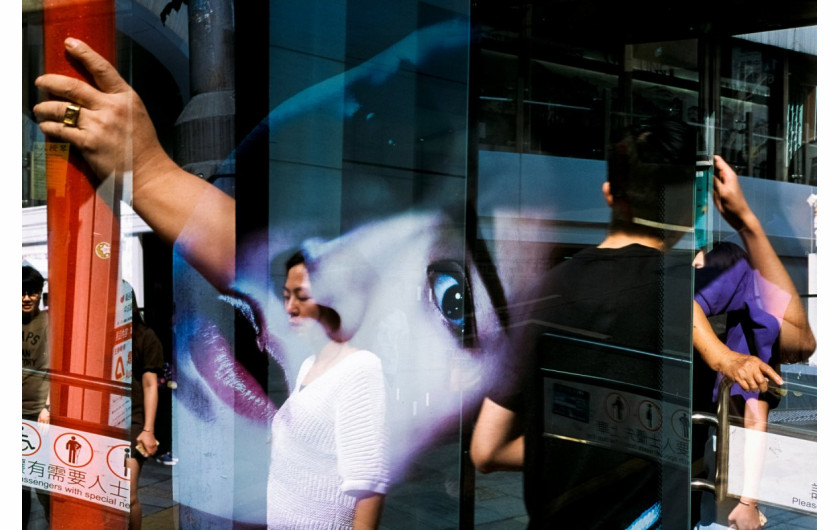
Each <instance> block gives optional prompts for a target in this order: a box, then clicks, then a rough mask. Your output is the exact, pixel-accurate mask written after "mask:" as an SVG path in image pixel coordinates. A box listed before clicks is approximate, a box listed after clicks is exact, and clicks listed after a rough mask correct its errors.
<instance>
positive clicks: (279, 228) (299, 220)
mask: <svg viewBox="0 0 840 530" xmlns="http://www.w3.org/2000/svg"><path fill="white" fill-rule="evenodd" d="M469 31H470V29H469V20H468V5H467V4H466V3H465V2H460V1H456V2H435V3H427V2H418V3H416V4H411V3H409V4H403V5H402V6H401V8H400V9H399V10H395V11H392V10H383V9H381V6H379V5H378V4H376V5H374V3H371V2H367V1H352V2H347V3H334V4H329V6H324V5H316V4H312V3H308V2H298V3H294V2H284V3H282V4H277V5H272V8H271V41H272V42H271V49H270V54H269V62H270V65H271V70H270V87H269V92H270V97H271V100H272V103H271V106H272V108H271V111H270V115H269V124H270V132H269V135H270V148H269V149H270V164H269V183H268V190H269V229H268V237H267V239H268V242H269V243H268V244H269V248H270V250H269V255H270V256H271V257H272V260H273V261H272V266H271V271H270V276H271V278H270V283H271V284H272V285H274V289H273V296H271V297H270V299H269V300H268V308H269V309H268V311H267V314H268V315H269V317H268V318H269V326H270V327H271V329H272V330H273V331H274V333H275V336H277V337H279V338H281V339H282V341H283V345H282V347H283V360H282V361H281V364H282V365H283V366H282V368H283V371H284V372H285V373H286V379H287V381H288V383H289V387H288V391H289V392H290V393H291V397H290V398H289V400H288V401H287V402H286V403H287V404H288V405H284V408H282V409H281V415H282V414H283V411H284V410H286V409H287V408H288V411H289V412H288V413H289V414H294V413H295V411H296V410H297V411H299V410H301V409H300V407H301V406H302V405H305V406H306V407H311V406H313V402H310V401H309V400H308V399H307V395H308V394H307V393H308V392H311V391H315V390H316V389H315V386H316V385H317V382H318V381H316V382H315V383H314V384H313V386H312V390H311V391H310V389H309V387H307V388H305V389H304V390H299V388H300V384H301V381H303V382H304V383H306V380H305V379H303V378H304V376H305V374H306V371H305V368H304V371H302V372H300V374H298V370H299V367H300V366H301V362H302V361H303V360H304V359H305V358H306V357H308V356H310V355H312V354H314V353H317V352H318V350H319V349H321V347H323V344H322V341H323V340H324V338H323V337H322V338H318V337H317V335H312V331H317V330H310V332H309V335H310V336H309V338H308V339H305V340H301V338H298V337H296V336H295V335H294V334H293V333H290V331H289V327H288V325H287V318H286V317H284V308H283V298H282V297H283V296H284V294H283V288H284V286H285V287H288V288H290V289H292V291H293V285H292V284H290V283H289V282H290V281H291V280H289V279H287V271H286V270H285V267H284V262H285V260H286V259H287V258H289V256H291V255H292V253H293V252H294V251H296V250H299V249H302V250H303V254H304V255H305V265H306V268H307V269H308V272H309V278H310V280H311V292H312V297H313V299H314V300H317V302H318V303H319V304H323V305H324V306H329V307H330V308H331V309H334V310H335V311H337V312H338V314H339V315H340V319H341V333H343V334H345V338H346V339H349V341H348V342H347V343H346V344H348V345H350V346H352V347H353V348H359V349H363V350H368V351H370V352H373V353H374V354H375V355H376V357H377V358H378V359H379V360H380V361H381V365H382V368H381V370H382V372H383V374H384V379H385V383H386V385H385V386H386V389H387V390H386V395H385V396H384V401H385V403H386V404H387V409H388V427H389V430H388V432H389V436H390V438H389V444H390V474H389V475H388V476H386V477H384V479H386V480H388V481H390V483H391V484H392V487H391V488H390V489H389V491H388V494H387V500H386V502H385V508H384V513H383V517H382V525H383V527H393V528H397V527H399V528H451V527H453V526H457V525H458V524H459V520H460V517H461V516H460V505H461V503H462V502H469V499H470V496H471V492H470V491H465V490H463V489H462V477H461V468H462V465H463V462H462V460H461V455H462V452H461V447H460V445H461V431H460V428H461V425H460V418H461V414H462V407H467V409H466V410H472V409H474V408H475V404H476V402H477V399H479V398H480V392H479V389H480V387H481V385H483V384H484V383H485V379H483V378H482V370H483V368H482V365H481V364H480V363H479V360H480V359H482V355H481V354H480V353H479V352H480V351H481V350H480V349H479V350H474V349H466V348H465V347H464V344H465V342H467V341H473V342H474V343H477V344H481V343H482V342H484V341H492V337H491V335H492V333H496V331H493V332H492V333H490V334H486V335H485V331H484V330H485V326H487V325H489V324H490V320H492V319H494V318H495V317H493V315H492V314H490V315H483V314H482V315H478V314H476V313H474V312H473V310H472V307H474V304H476V303H477V300H478V299H483V298H485V297H486V296H487V295H486V294H485V293H486V291H487V287H485V285H484V284H483V279H482V276H481V275H480V274H477V271H476V269H475V266H474V265H473V263H472V259H471V258H470V254H469V252H468V251H467V247H466V241H465V237H464V234H465V226H464V223H465V202H464V199H465V191H466V179H465V177H466V173H465V172H466V167H467V158H466V155H467V151H466V147H467V142H466V133H467V131H466V124H467V122H466V115H467V114H466V104H467V88H468V85H467V74H468V71H467V66H468V61H467V57H468V51H469V48H468V40H469ZM291 277H292V276H291V270H290V271H289V276H288V278H291ZM294 296H295V295H294V293H290V292H289V291H286V294H285V297H286V299H287V300H289V299H290V297H291V299H293V298H294ZM287 303H288V302H287ZM287 309H288V306H287ZM480 318H486V319H488V321H487V322H479V321H478V319H480ZM295 320H296V317H295V316H293V317H292V320H291V323H292V324H295ZM479 334H480V335H481V336H477V335H479ZM332 344H334V343H332ZM329 347H330V344H327V346H326V348H329ZM324 351H327V350H324ZM493 353H494V352H490V351H488V352H486V355H492V354H493ZM485 358H486V357H485ZM347 361H348V362H355V361H353V357H349V358H348V359H347ZM348 373H349V372H348ZM296 380H297V382H296ZM359 383H362V384H364V385H369V384H370V383H369V382H366V381H359ZM333 384H334V383H333ZM268 385H269V391H270V392H277V393H282V389H281V388H282V387H283V385H284V381H283V380H282V378H281V377H275V378H271V379H269V381H268ZM336 388H338V387H336ZM360 388H361V387H360ZM336 391H338V390H336ZM336 396H339V394H336ZM314 398H315V396H313V398H309V399H314ZM331 399H332V398H331ZM334 399H339V398H338V397H336V398H334ZM378 399H380V400H381V399H383V396H380V397H379V398H378ZM307 403H308V404H307ZM296 407H297V408H296ZM292 419H294V417H293V416H292ZM339 420H340V418H339ZM359 420H360V421H361V418H359ZM374 420H375V418H374V419H373V420H371V421H374ZM365 421H367V420H365ZM293 427H294V425H292V424H289V425H288V426H285V425H284V424H282V423H278V421H277V420H275V422H274V425H273V426H272V437H274V438H275V439H276V438H277V437H279V436H286V437H288V436H289V434H290V433H292V434H293V433H294V431H293V430H290V429H293ZM354 436H360V434H359V433H356V434H354ZM382 443H384V442H382V441H381V440H376V439H374V440H371V442H370V443H369V444H368V446H367V447H365V448H364V450H365V451H366V452H367V453H368V454H369V455H370V458H371V459H373V457H375V456H376V455H377V453H376V451H377V450H378V448H379V446H380V445H381V444H382ZM295 447H297V446H296V445H294V444H291V446H290V447H289V448H288V449H289V450H294V448H295ZM289 454H292V453H288V452H285V450H284V448H283V447H279V448H277V449H275V450H274V453H273V454H272V463H271V470H270V472H269V479H268V488H269V492H270V493H269V501H268V503H269V504H268V521H269V523H272V522H274V523H277V522H278V521H280V522H282V521H285V520H286V519H284V517H287V516H288V515H289V514H288V509H289V508H287V507H284V506H283V505H282V504H283V503H290V504H288V505H287V506H297V502H299V501H296V499H298V498H299V497H298V495H293V494H292V493H291V490H292V489H296V488H299V487H300V488H302V489H300V491H301V493H302V494H303V495H306V496H311V495H313V494H312V493H311V492H309V491H308V490H306V489H303V488H304V485H303V484H298V483H299V482H300V481H301V480H302V478H301V476H300V474H299V473H295V474H291V473H287V471H286V470H287V469H288V468H289V466H290V465H291V462H289V460H288V458H289ZM316 456H317V455H313V456H312V458H315V457H316ZM344 456H345V455H341V454H339V469H338V471H340V472H341V471H343V470H342V469H341V466H342V463H341V458H343V457H344ZM296 458H297V457H296ZM275 459H276V461H274V460H275ZM306 459H307V462H306V465H308V466H309V465H315V464H316V463H317V462H314V461H311V462H310V461H309V460H310V459H309V457H307V458H306ZM371 461H373V462H374V463H375V461H374V460H371ZM284 462H285V463H284ZM317 465H319V466H320V465H322V464H320V463H317ZM327 469H329V468H327ZM284 477H285V478H284ZM316 478H317V477H313V479H316ZM310 480H311V479H306V480H305V481H304V482H305V483H308V482H309V481H310ZM272 491H274V492H275V497H276V498H272V497H271V492H272ZM462 494H463V495H464V498H463V499H462ZM341 496H342V498H345V497H347V495H346V494H345V493H341ZM348 498H349V497H348Z"/></svg>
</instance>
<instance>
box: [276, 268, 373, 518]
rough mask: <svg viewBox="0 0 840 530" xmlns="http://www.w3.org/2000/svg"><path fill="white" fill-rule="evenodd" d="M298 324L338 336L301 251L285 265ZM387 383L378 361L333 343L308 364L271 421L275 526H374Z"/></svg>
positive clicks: (335, 319)
mask: <svg viewBox="0 0 840 530" xmlns="http://www.w3.org/2000/svg"><path fill="white" fill-rule="evenodd" d="M286 271H287V275H286V283H285V285H284V288H283V298H284V300H285V307H286V312H287V313H288V315H289V319H290V323H291V324H292V327H295V328H304V327H305V326H307V325H311V324H313V323H315V322H317V323H319V324H320V325H322V326H323V327H324V329H325V331H326V332H327V335H328V336H330V337H333V336H334V335H335V331H336V330H337V329H338V328H339V316H338V315H337V314H336V313H335V311H333V310H331V309H329V308H327V307H324V306H319V305H318V304H317V303H316V302H315V299H314V298H312V294H311V285H310V282H309V274H308V271H307V269H306V266H305V264H304V258H303V255H302V254H301V253H297V254H295V255H294V256H292V258H291V259H290V260H289V261H288V262H287V263H286ZM385 397H386V396H385V382H384V377H383V374H382V366H381V363H380V360H379V358H378V357H377V356H376V355H374V354H373V353H371V352H369V351H365V350H359V349H357V348H354V347H353V346H351V345H350V344H349V343H348V342H339V341H337V340H330V341H329V342H328V343H327V345H326V346H324V347H323V349H321V351H319V352H318V353H317V354H315V355H313V356H311V357H309V358H308V359H306V360H305V361H304V363H303V365H302V366H301V369H300V372H299V373H298V376H297V380H296V381H295V385H294V387H293V388H292V389H291V394H290V395H289V398H288V399H287V400H286V402H285V403H284V404H283V406H282V407H281V408H280V410H279V411H277V414H276V415H275V416H274V419H273V421H272V424H271V433H272V440H271V465H270V469H269V476H268V497H267V506H268V507H267V519H268V527H269V528H278V529H279V528H284V529H285V528H313V529H314V528H317V529H333V528H335V529H362V528H376V526H377V525H378V522H379V517H380V514H381V512H382V505H383V502H384V498H385V492H386V490H387V487H388V454H387V432H386V425H385Z"/></svg>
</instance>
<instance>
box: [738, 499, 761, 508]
mask: <svg viewBox="0 0 840 530" xmlns="http://www.w3.org/2000/svg"><path fill="white" fill-rule="evenodd" d="M738 504H743V505H744V506H750V507H752V508H755V509H756V510H757V509H758V503H755V504H753V503H750V502H744V501H742V500H740V499H739V500H738Z"/></svg>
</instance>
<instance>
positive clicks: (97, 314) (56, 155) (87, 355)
mask: <svg viewBox="0 0 840 530" xmlns="http://www.w3.org/2000/svg"><path fill="white" fill-rule="evenodd" d="M115 34H116V33H115V21H114V2H113V0H44V68H45V71H46V72H50V73H59V74H64V75H68V76H72V77H77V78H80V79H86V80H87V81H88V82H91V81H92V80H91V79H90V78H89V77H88V75H87V73H86V72H83V71H80V70H81V67H80V66H79V65H78V64H76V63H75V62H74V61H71V60H70V59H69V57H68V55H67V54H66V53H65V50H64V39H65V38H67V37H71V36H72V37H76V38H79V39H81V40H83V41H85V42H86V43H88V44H89V45H91V46H92V47H93V48H94V49H95V50H97V51H98V52H99V53H100V54H102V55H103V56H104V57H105V58H106V59H108V60H109V61H110V62H112V63H114V59H115ZM82 113H84V110H82ZM112 180H113V179H112ZM120 193H121V190H120V189H119V186H117V185H115V184H113V183H108V182H107V181H106V182H105V183H103V184H100V183H99V181H98V180H97V179H96V178H95V176H94V175H93V173H92V172H91V170H90V168H89V167H88V166H87V165H86V164H85V162H84V161H83V160H82V158H81V156H79V154H78V153H77V152H75V150H74V149H70V148H68V146H67V145H66V144H48V147H47V245H48V256H49V282H50V351H51V369H52V371H53V372H55V373H56V375H57V376H62V377H57V378H56V381H59V380H61V381H72V380H73V379H76V380H79V381H86V382H90V381H95V380H106V381H108V380H111V379H112V377H111V358H112V352H113V348H114V325H115V308H116V301H117V297H118V295H119V288H120V284H119V282H120V278H119V269H120V267H119V248H120V224H119V222H120V218H119V214H120V212H119V201H120ZM50 395H51V397H50V400H51V408H52V418H53V423H55V424H57V425H61V426H66V427H72V428H76V429H79V430H84V431H87V432H94V433H96V434H103V435H108V436H112V437H120V438H123V439H127V438H128V436H127V432H125V431H124V430H121V429H115V428H114V427H110V426H109V425H108V423H109V421H108V420H109V410H110V407H111V406H112V405H111V403H110V402H111V393H109V392H107V391H104V390H99V389H97V388H96V387H95V386H94V387H93V388H92V387H91V386H90V385H87V384H86V385H74V384H72V383H54V384H53V385H52V386H51V394H50ZM51 504H52V507H51V514H50V519H51V526H54V527H55V528H79V529H86V530H87V529H90V528H121V527H125V526H126V525H127V522H128V514H127V513H125V512H121V511H115V510H109V509H107V508H105V507H104V506H101V505H97V504H92V503H86V502H82V501H77V500H73V499H68V498H65V497H58V496H53V499H52V503H51Z"/></svg>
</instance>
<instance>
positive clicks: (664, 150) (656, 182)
mask: <svg viewBox="0 0 840 530" xmlns="http://www.w3.org/2000/svg"><path fill="white" fill-rule="evenodd" d="M696 159H697V135H696V129H695V128H693V127H691V126H689V125H688V124H686V123H684V122H681V121H678V120H674V119H672V118H663V119H654V120H650V121H648V122H646V123H644V124H643V125H642V126H641V127H640V128H639V129H638V130H636V131H628V132H626V133H625V134H624V135H623V136H622V137H621V138H620V140H619V141H618V142H616V143H615V144H614V145H613V148H612V150H611V151H610V154H609V157H608V160H607V179H608V181H609V183H610V191H611V193H612V195H613V198H614V199H615V201H616V202H617V203H619V204H617V206H618V207H614V208H613V219H612V226H613V228H620V229H622V230H627V231H631V232H638V231H643V232H650V231H649V230H648V229H647V228H649V227H650V226H657V225H686V224H688V223H690V222H691V217H690V214H691V211H692V209H691V199H692V197H693V194H692V193H691V190H692V188H691V185H692V183H693V181H694V178H695V168H696ZM660 232H661V231H660Z"/></svg>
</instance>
